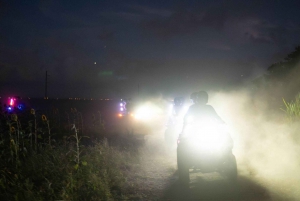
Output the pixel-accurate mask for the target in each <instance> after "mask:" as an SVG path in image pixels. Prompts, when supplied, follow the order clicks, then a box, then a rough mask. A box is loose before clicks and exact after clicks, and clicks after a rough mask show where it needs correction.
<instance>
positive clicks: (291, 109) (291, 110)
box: [282, 94, 300, 122]
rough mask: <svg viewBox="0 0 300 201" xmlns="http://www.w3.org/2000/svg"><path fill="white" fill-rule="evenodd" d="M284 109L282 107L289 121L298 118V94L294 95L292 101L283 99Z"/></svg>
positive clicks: (299, 105) (299, 96) (299, 108)
mask: <svg viewBox="0 0 300 201" xmlns="http://www.w3.org/2000/svg"><path fill="white" fill-rule="evenodd" d="M283 103H284V105H285V109H282V110H283V111H284V112H285V113H286V117H287V119H288V120H289V121H291V122H294V121H299V120H300V94H298V95H297V96H296V97H295V100H294V101H290V102H287V101H285V100H284V99H283Z"/></svg>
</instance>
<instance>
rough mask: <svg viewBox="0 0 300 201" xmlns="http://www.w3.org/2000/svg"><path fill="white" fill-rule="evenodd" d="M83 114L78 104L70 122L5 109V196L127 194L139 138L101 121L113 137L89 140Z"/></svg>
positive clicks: (1, 154) (0, 179)
mask: <svg viewBox="0 0 300 201" xmlns="http://www.w3.org/2000/svg"><path fill="white" fill-rule="evenodd" d="M74 114H76V115H74ZM78 114H80V113H79V112H77V111H75V112H74V109H73V110H72V111H71V114H70V116H72V118H73V119H72V120H73V121H69V119H68V118H67V119H68V121H66V122H67V124H66V122H63V121H57V119H55V118H57V116H54V117H55V118H52V116H51V115H50V114H48V115H47V116H46V115H45V114H43V113H40V114H39V112H37V111H33V110H31V111H28V113H26V114H25V113H24V114H8V113H4V112H0V198H1V200H32V201H34V200H126V199H127V197H128V186H126V179H127V175H128V174H129V170H132V168H133V166H134V164H138V163H139V155H138V148H137V147H138V145H137V143H136V142H135V141H134V138H132V139H130V138H126V139H125V138H122V137H121V136H117V135H113V134H108V133H106V131H105V129H104V127H103V125H102V124H99V128H98V127H96V126H94V127H93V129H94V132H96V131H97V130H98V133H97V135H98V137H99V136H109V138H108V139H109V140H108V139H107V138H104V137H102V138H101V140H98V141H93V142H92V143H90V144H91V145H90V146H84V145H83V144H82V142H81V138H82V137H83V134H82V131H83V128H84V125H83V120H82V116H81V115H78ZM47 117H49V118H47ZM68 117H69V116H68ZM59 119H63V118H59ZM58 122H59V124H61V125H62V127H65V128H67V129H63V128H60V126H59V125H58ZM100 123H101V122H100ZM69 124H70V125H69ZM72 127H73V130H71V129H70V128H72ZM99 132H100V133H99ZM33 136H34V140H33V139H32V138H33ZM62 136H65V137H62ZM121 138H122V139H121ZM98 139H99V138H98ZM119 141H121V142H122V144H121V143H118V142H119ZM111 144H113V145H114V146H112V145H111Z"/></svg>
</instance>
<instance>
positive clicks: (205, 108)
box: [182, 91, 224, 133]
mask: <svg viewBox="0 0 300 201" xmlns="http://www.w3.org/2000/svg"><path fill="white" fill-rule="evenodd" d="M191 99H192V100H193V102H194V104H193V105H191V106H190V107H189V109H188V111H187V113H186V114H185V116H184V119H183V129H182V132H183V133H184V129H185V126H186V124H187V122H188V120H189V118H190V117H193V118H194V119H203V118H206V119H207V118H210V119H214V120H217V121H218V122H220V123H224V121H223V120H222V119H221V117H220V116H219V115H218V114H217V113H216V111H215V109H214V108H213V107H212V106H211V105H207V102H208V94H207V92H206V91H199V92H197V93H196V94H195V92H194V93H192V94H191Z"/></svg>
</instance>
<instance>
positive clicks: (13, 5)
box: [0, 0, 300, 98]
mask: <svg viewBox="0 0 300 201" xmlns="http://www.w3.org/2000/svg"><path fill="white" fill-rule="evenodd" d="M299 8H300V1H299V0H289V1H283V0H265V1H261V0H252V1H245V2H244V1H240V0H227V1H226V0H225V1H221V0H217V1H200V0H189V1H188V0H185V1H166V0H158V1H156V0H149V1H146V0H140V1H124V0H120V1H114V0H107V1H103V0H98V1H67V0H64V1H48V0H42V1H35V0H30V1H24V0H22V1H14V0H0V93H1V95H20V96H29V97H43V96H44V88H45V73H46V71H47V72H48V74H49V77H48V95H49V97H50V98H51V97H52V98H56V97H58V98H67V97H96V98H120V97H132V96H135V95H137V93H138V92H139V93H140V94H150V95H158V94H163V95H164V96H181V95H188V94H189V93H190V92H193V91H196V90H197V91H199V90H201V89H204V90H222V89H223V88H224V87H227V86H228V87H230V86H235V85H240V84H241V83H245V82H249V81H251V80H252V79H253V78H255V77H256V76H259V75H261V74H262V73H264V72H265V71H266V69H267V68H268V67H269V66H270V65H271V64H272V63H274V62H277V61H280V60H282V59H283V58H284V57H285V56H286V55H287V54H288V53H290V52H292V51H293V50H294V48H295V47H296V46H297V45H300V37H299V36H300V14H299Z"/></svg>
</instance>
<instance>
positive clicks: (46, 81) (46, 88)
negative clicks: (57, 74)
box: [44, 71, 49, 99]
mask: <svg viewBox="0 0 300 201" xmlns="http://www.w3.org/2000/svg"><path fill="white" fill-rule="evenodd" d="M48 76H49V75H48V71H46V80H45V97H44V99H48V94H47V90H48Z"/></svg>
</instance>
